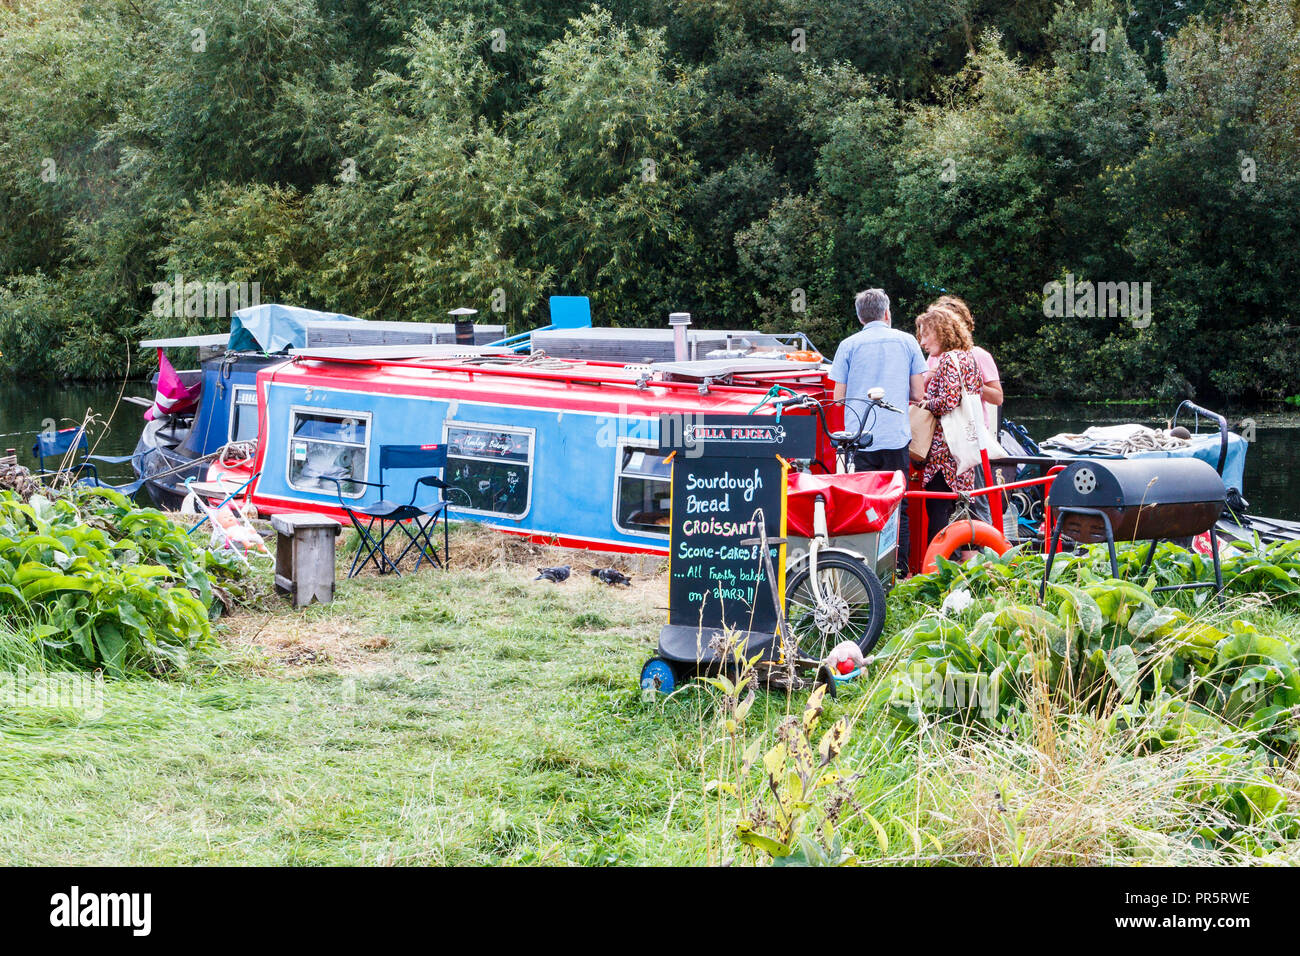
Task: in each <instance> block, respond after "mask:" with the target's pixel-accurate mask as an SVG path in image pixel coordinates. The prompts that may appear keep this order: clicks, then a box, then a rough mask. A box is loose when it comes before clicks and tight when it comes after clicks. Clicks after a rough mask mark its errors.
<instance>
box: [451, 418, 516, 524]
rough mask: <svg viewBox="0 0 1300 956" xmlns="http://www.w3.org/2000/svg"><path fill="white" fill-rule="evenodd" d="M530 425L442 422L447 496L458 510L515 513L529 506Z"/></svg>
mask: <svg viewBox="0 0 1300 956" xmlns="http://www.w3.org/2000/svg"><path fill="white" fill-rule="evenodd" d="M532 470H533V432H532V430H531V429H516V428H502V427H499V426H493V425H460V424H456V425H450V424H449V425H448V426H447V468H446V472H445V473H446V476H447V483H448V484H449V485H450V486H451V488H452V489H456V490H454V491H449V492H448V493H447V501H448V502H449V503H450V504H451V505H452V507H454V508H456V509H457V510H459V511H476V512H480V513H482V514H492V515H506V516H509V517H514V518H518V517H521V516H522V515H524V514H525V513H526V512H527V511H528V501H529V490H530V485H531V482H532Z"/></svg>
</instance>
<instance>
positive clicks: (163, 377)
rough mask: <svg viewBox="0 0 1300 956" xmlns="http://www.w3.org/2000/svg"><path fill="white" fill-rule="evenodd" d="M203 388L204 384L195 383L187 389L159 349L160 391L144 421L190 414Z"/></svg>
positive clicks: (156, 393)
mask: <svg viewBox="0 0 1300 956" xmlns="http://www.w3.org/2000/svg"><path fill="white" fill-rule="evenodd" d="M202 387H203V383H202V382H195V383H194V384H193V385H191V386H189V387H186V385H185V383H184V382H182V381H181V377H180V376H179V375H178V374H176V369H174V368H172V363H171V362H169V361H167V356H166V355H163V350H162V349H159V350H158V391H157V392H155V393H154V397H153V404H152V405H150V406H149V408H148V410H147V411H146V412H145V413H144V420H145V421H147V422H151V421H153V420H154V419H155V418H158V417H159V416H161V415H175V414H178V413H179V412H188V411H189V410H190V409H191V408H193V407H194V406H195V405H197V404H198V400H199V389H201V388H202Z"/></svg>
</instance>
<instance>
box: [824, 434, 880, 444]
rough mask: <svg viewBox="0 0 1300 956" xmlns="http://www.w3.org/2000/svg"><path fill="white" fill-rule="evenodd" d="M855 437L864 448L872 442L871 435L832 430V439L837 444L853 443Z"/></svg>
mask: <svg viewBox="0 0 1300 956" xmlns="http://www.w3.org/2000/svg"><path fill="white" fill-rule="evenodd" d="M855 438H856V441H857V444H859V445H862V446H863V447H864V448H865V447H866V446H867V445H870V444H871V436H870V435H863V436H861V437H858V435H857V432H831V441H832V442H834V443H835V444H837V445H848V444H851V443H853V442H854V440H855Z"/></svg>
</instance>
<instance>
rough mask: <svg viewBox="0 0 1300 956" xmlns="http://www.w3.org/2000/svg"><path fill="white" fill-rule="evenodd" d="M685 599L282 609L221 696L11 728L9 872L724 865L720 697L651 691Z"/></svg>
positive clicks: (13, 722)
mask: <svg viewBox="0 0 1300 956" xmlns="http://www.w3.org/2000/svg"><path fill="white" fill-rule="evenodd" d="M662 591H664V588H663V587H662V580H650V581H641V582H639V583H638V584H637V585H636V586H635V587H634V588H632V589H630V590H629V589H613V588H609V587H607V586H605V585H603V584H601V583H599V582H598V581H595V580H594V579H592V578H590V577H589V576H587V575H585V574H578V573H575V574H574V576H573V577H572V578H571V579H570V580H569V581H568V582H566V583H564V584H561V585H553V584H549V583H547V582H545V581H537V582H534V581H532V580H531V572H530V569H529V568H526V567H522V566H504V567H496V568H493V569H489V570H463V571H462V570H453V571H452V572H450V573H442V572H434V571H428V570H423V571H421V572H420V573H419V574H417V575H407V576H404V577H402V578H401V579H378V578H375V577H367V578H359V579H355V580H352V581H341V582H340V586H339V592H338V599H337V600H336V602H335V603H334V604H333V605H331V606H328V607H319V606H318V607H313V608H310V609H307V610H305V611H301V612H293V611H291V610H289V609H288V607H287V606H285V605H283V604H276V603H274V602H272V603H271V604H269V605H268V607H269V608H271V609H270V610H269V612H266V613H257V612H251V613H248V614H245V615H242V616H241V617H239V618H237V619H235V620H234V621H233V625H232V627H231V628H230V629H229V630H228V633H227V640H228V642H229V643H230V644H231V645H232V648H233V658H234V659H233V661H232V662H231V663H229V664H228V665H226V666H223V667H222V668H220V669H219V670H217V671H215V672H212V673H209V674H207V675H205V676H203V677H201V678H200V679H197V680H195V681H192V682H187V683H181V682H170V683H168V682H156V681H145V680H133V681H124V682H111V681H110V682H109V683H108V684H107V685H106V691H105V708H104V713H103V714H102V716H99V717H96V718H88V717H86V716H85V715H84V714H77V713H72V712H59V711H50V710H45V709H42V710H35V709H31V710H26V711H24V710H18V711H10V712H8V713H6V714H4V715H3V716H0V738H3V740H4V745H3V749H2V750H0V859H3V861H4V862H6V863H26V864H48V863H97V864H118V863H135V864H145V863H163V864H179V863H267V864H275V863H356V864H373V863H403V864H420V863H432V864H441V863H488V862H543V861H545V862H565V861H572V862H581V863H608V862H623V863H691V862H702V861H704V859H705V857H706V837H705V833H704V832H703V830H702V817H701V814H702V806H703V803H702V797H701V786H702V777H701V770H700V766H699V754H700V752H701V746H702V738H703V735H704V734H705V733H706V731H705V730H704V729H702V728H704V726H705V725H704V721H705V720H706V719H707V718H706V716H705V711H706V710H707V709H708V708H709V704H708V702H707V700H705V699H704V696H703V695H701V694H696V693H689V692H688V693H687V694H685V695H682V696H681V698H680V699H674V700H673V701H669V702H667V703H666V704H664V703H662V702H657V703H656V702H645V701H643V700H641V699H640V696H639V695H638V693H637V687H636V678H637V674H638V671H639V668H640V665H641V663H642V661H643V660H644V658H645V657H647V656H648V655H649V654H650V653H651V652H652V650H653V644H654V639H655V637H656V635H657V632H658V628H659V625H660V623H661V621H662V619H663V611H661V610H659V609H657V608H656V607H655V605H657V604H658V605H662V603H663V600H664V599H663V595H662V593H661V592H662ZM765 706H771V707H774V708H779V707H783V706H784V700H783V698H779V697H777V698H773V699H772V701H771V702H770V703H769V704H766V705H765ZM710 733H711V732H710Z"/></svg>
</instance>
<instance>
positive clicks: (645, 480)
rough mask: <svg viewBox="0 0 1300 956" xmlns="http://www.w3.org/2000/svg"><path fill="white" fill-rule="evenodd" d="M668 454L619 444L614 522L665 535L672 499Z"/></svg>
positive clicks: (627, 529)
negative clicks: (615, 517) (616, 506)
mask: <svg viewBox="0 0 1300 956" xmlns="http://www.w3.org/2000/svg"><path fill="white" fill-rule="evenodd" d="M671 477H672V465H671V464H669V463H668V453H667V452H660V451H658V450H656V449H651V448H644V447H637V446H636V445H623V446H621V447H620V448H619V469H618V514H617V520H616V521H615V524H616V525H617V526H618V527H619V528H620V529H621V530H623V531H632V532H635V533H638V534H662V535H666V534H668V515H669V506H670V503H671V501H672V488H671V484H670V480H669V479H670V478H671Z"/></svg>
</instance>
